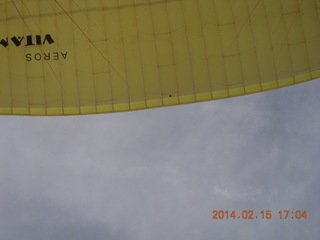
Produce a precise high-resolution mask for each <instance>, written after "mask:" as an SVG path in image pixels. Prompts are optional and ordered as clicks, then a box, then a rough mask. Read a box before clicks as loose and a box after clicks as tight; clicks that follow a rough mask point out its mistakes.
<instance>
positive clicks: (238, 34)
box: [230, 0, 262, 46]
mask: <svg viewBox="0 0 320 240" xmlns="http://www.w3.org/2000/svg"><path fill="white" fill-rule="evenodd" d="M261 1H262V0H258V1H257V3H256V5H255V6H254V7H253V8H252V9H251V11H250V12H249V15H248V17H247V18H246V19H245V21H244V23H243V24H242V26H241V27H240V29H239V30H238V32H237V33H236V36H235V37H234V39H233V41H232V42H231V44H230V46H232V45H233V44H234V43H235V42H236V41H237V39H238V37H239V36H240V33H241V32H242V30H243V29H244V27H245V26H246V25H247V24H248V22H250V18H251V17H252V15H253V13H254V11H255V10H256V9H257V8H258V6H259V4H260V3H261Z"/></svg>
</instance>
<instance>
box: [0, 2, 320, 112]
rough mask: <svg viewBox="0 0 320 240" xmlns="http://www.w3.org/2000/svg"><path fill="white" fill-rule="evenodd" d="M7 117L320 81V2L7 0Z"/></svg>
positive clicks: (3, 100) (3, 92)
mask: <svg viewBox="0 0 320 240" xmlns="http://www.w3.org/2000/svg"><path fill="white" fill-rule="evenodd" d="M0 56H1V57H0V72H1V75H0V114H16V115H73V114H94V113H107V112H118V111H129V110H137V109H145V108H153V107H161V106H169V105H176V104H184V103H193V102H198V101H207V100H214V99H221V98H226V97H234V96H241V95H245V94H250V93H256V92H260V91H266V90H270V89H275V88H279V87H284V86H289V85H292V84H296V83H300V82H304V81H308V80H311V79H316V78H319V77H320V0H303V1H302V0H241V1H239V0H94V1H92V0H72V1H70V0H33V1H22V0H15V1H9V0H0Z"/></svg>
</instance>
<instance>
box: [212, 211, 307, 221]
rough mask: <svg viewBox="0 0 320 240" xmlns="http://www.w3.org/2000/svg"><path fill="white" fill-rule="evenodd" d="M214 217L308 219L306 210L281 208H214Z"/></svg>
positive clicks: (218, 218) (215, 218)
mask: <svg viewBox="0 0 320 240" xmlns="http://www.w3.org/2000/svg"><path fill="white" fill-rule="evenodd" d="M212 214H213V215H212V217H211V218H212V219H214V220H222V219H248V220H250V219H274V218H277V219H307V217H308V216H307V211H306V210H303V211H301V210H295V211H291V210H280V211H276V212H273V211H271V210H263V211H253V210H243V211H235V210H233V211H229V210H227V211H224V210H214V211H212Z"/></svg>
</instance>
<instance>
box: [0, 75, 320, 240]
mask: <svg viewBox="0 0 320 240" xmlns="http://www.w3.org/2000/svg"><path fill="white" fill-rule="evenodd" d="M319 90H320V85H319V80H317V81H313V82H309V83H305V84H301V85H297V86H293V87H289V88H284V89H280V90H276V91H271V92H266V93H261V94H255V95H250V96H245V97H239V98H234V99H225V100H221V101H214V102H206V103H199V104H191V105H185V106H178V107H169V108H161V109H153V110H145V111H137V112H129V113H118V114H106V115H96V116H79V117H76V116H75V117H40V118H38V117H8V116H2V117H1V118H0V122H1V127H0V129H1V133H2V134H1V136H0V144H1V145H0V146H1V147H0V148H1V154H2V157H1V161H0V214H1V217H0V232H1V239H5V240H6V239H22V238H23V239H27V240H28V239H35V240H38V239H39V240H40V239H155V240H157V239H184V240H185V239H190V240H191V239H210V238H216V239H230V238H234V237H236V238H237V239H248V238H250V239H302V238H303V239H317V236H319V234H320V232H319V231H320V230H319V228H318V226H319V225H318V223H319V216H320V211H319V210H318V203H319V202H320V197H319V190H318V189H319V187H318V185H319V180H320V179H319V174H318V173H319V170H320V163H319V155H320V153H319V147H318V143H319V142H320V139H319V138H320V134H319V133H320V129H319V117H320V113H319V111H318V108H319V102H320V95H319ZM215 209H217V210H220V209H221V210H237V211H241V210H250V209H252V210H255V211H256V212H259V211H261V210H272V211H273V213H274V218H273V219H271V220H261V219H257V220H251V221H250V220H238V219H237V220H230V219H229V220H216V221H214V220H212V219H211V216H212V214H211V211H213V210H215ZM286 209H289V210H308V216H309V217H308V219H307V220H292V219H289V220H279V219H277V217H278V213H277V211H279V210H286Z"/></svg>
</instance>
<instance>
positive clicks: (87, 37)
mask: <svg viewBox="0 0 320 240" xmlns="http://www.w3.org/2000/svg"><path fill="white" fill-rule="evenodd" d="M54 1H55V2H56V3H57V5H58V6H59V7H60V8H61V9H62V11H63V12H64V13H65V14H66V15H67V16H68V18H69V19H70V20H71V21H72V22H73V23H74V24H75V25H76V27H77V28H78V29H79V31H80V32H81V33H82V34H83V35H84V36H85V38H86V39H87V40H88V41H89V43H90V44H91V45H92V46H93V47H94V48H95V49H96V50H97V52H98V53H99V54H100V55H101V57H102V58H103V59H104V60H105V61H106V62H107V63H108V64H109V65H110V66H111V68H112V69H113V70H114V71H115V72H116V74H117V75H118V76H119V77H120V79H121V80H122V81H123V83H124V84H125V85H126V86H128V83H127V81H126V80H125V78H123V77H122V76H121V74H120V73H119V72H118V71H117V69H116V68H115V67H114V66H113V65H112V64H111V62H110V61H109V60H108V59H107V58H106V57H105V56H104V55H103V54H102V52H101V51H100V50H99V48H98V47H97V46H96V45H95V44H94V43H93V42H92V40H91V39H90V38H89V36H88V35H87V34H86V33H85V32H84V31H83V30H82V29H81V27H80V26H79V25H78V24H77V23H76V21H75V20H74V19H73V18H72V17H71V15H70V14H69V13H68V12H67V11H66V10H65V9H64V8H63V7H62V6H61V4H60V3H59V2H58V1H57V0H54Z"/></svg>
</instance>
